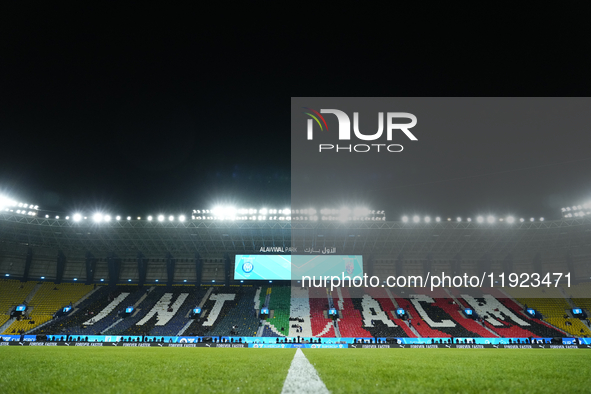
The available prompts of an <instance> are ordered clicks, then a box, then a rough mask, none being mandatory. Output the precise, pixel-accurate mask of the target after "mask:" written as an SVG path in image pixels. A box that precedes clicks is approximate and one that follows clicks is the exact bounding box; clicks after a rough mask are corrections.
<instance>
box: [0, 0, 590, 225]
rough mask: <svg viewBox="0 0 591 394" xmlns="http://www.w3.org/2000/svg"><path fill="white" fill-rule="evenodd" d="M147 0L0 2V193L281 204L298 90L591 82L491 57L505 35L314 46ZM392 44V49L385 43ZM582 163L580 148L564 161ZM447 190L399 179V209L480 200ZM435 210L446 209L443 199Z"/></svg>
mask: <svg viewBox="0 0 591 394" xmlns="http://www.w3.org/2000/svg"><path fill="white" fill-rule="evenodd" d="M155 11H156V12H154V13H153V15H152V16H147V15H142V16H141V17H140V16H137V15H132V14H129V15H120V16H119V17H118V19H117V20H115V19H113V18H112V17H110V18H105V19H102V18H98V17H96V15H95V17H94V18H92V19H89V18H88V17H86V18H82V17H80V18H79V17H73V15H74V11H71V10H70V11H66V12H60V13H57V12H55V13H53V12H52V11H51V10H49V9H44V10H43V9H42V10H38V9H36V10H33V9H28V10H26V9H22V8H21V9H10V10H7V9H4V12H2V13H1V15H2V16H1V18H2V20H1V21H0V22H1V23H0V56H1V61H0V135H1V140H0V191H1V192H4V193H5V194H8V195H11V196H14V197H17V198H22V199H25V200H30V202H34V203H36V204H39V205H40V206H41V208H45V209H48V210H54V211H60V212H64V213H72V212H74V211H75V210H81V211H84V212H91V211H94V210H96V209H104V210H107V211H109V212H112V213H114V214H122V215H128V214H129V215H132V216H137V215H141V216H145V215H147V214H149V213H150V214H156V213H159V212H166V213H173V214H174V213H175V212H179V213H180V212H183V213H186V212H188V211H189V210H190V209H193V208H199V207H211V206H212V205H213V204H215V203H217V202H232V203H235V204H237V205H245V206H246V205H254V206H255V207H257V206H261V205H269V206H270V205H276V206H279V207H282V206H284V205H286V204H289V202H290V185H291V184H290V176H291V173H290V170H291V169H290V129H289V127H290V126H289V123H288V118H289V100H290V97H292V96H300V97H301V96H392V97H396V96H399V97H402V96H489V95H491V96H505V95H509V96H528V95H534V96H546V95H548V96H553V95H588V92H589V91H588V81H587V80H578V81H576V83H572V84H569V83H568V82H567V81H566V80H565V79H564V77H561V78H551V77H549V75H548V74H547V73H546V70H545V69H542V68H540V67H541V66H540V65H539V64H538V66H537V67H535V68H532V67H530V66H531V65H532V64H537V63H538V61H542V60H543V59H544V58H545V55H543V54H541V53H537V52H536V51H533V50H532V51H531V52H530V51H525V52H524V51H523V50H520V49H518V48H517V49H515V51H513V52H511V51H509V50H507V49H506V48H505V49H504V50H503V51H502V52H499V51H497V50H496V49H500V48H504V46H503V44H502V43H498V44H495V43H490V45H489V46H487V48H486V51H483V56H475V52H474V50H471V51H466V50H465V49H464V48H462V46H461V45H459V46H458V45H456V46H454V48H449V47H446V43H447V41H445V40H444V39H443V38H439V37H421V36H417V37H416V40H417V41H421V40H423V39H424V41H422V42H423V43H422V45H418V46H417V45H415V43H414V42H413V43H410V42H409V41H408V40H407V39H403V37H400V35H399V34H397V33H396V32H395V31H391V30H389V29H385V30H384V31H382V32H374V34H375V36H377V35H379V34H382V35H384V37H385V38H388V39H387V40H383V42H384V45H386V43H387V44H388V46H380V45H376V44H374V45H368V41H367V40H372V39H373V38H374V37H375V36H373V35H372V36H370V35H369V34H372V33H368V36H367V37H366V38H365V39H363V38H362V37H360V36H359V34H357V33H354V32H351V33H343V34H339V35H338V37H337V36H335V35H333V34H329V35H326V36H325V38H322V39H320V38H318V39H317V41H316V42H310V41H309V40H308V39H306V37H296V36H297V34H295V33H294V36H293V37H288V36H285V35H282V34H279V33H278V32H277V31H276V30H275V29H274V28H273V27H265V24H257V23H253V26H244V25H240V26H232V25H221V24H220V25H217V26H215V28H212V26H211V25H207V24H205V23H201V22H202V19H203V18H205V16H202V15H199V18H189V19H188V21H187V22H186V23H185V22H184V21H181V20H176V19H165V18H164V17H162V16H160V15H159V12H157V11H158V10H155ZM179 12H180V11H179ZM118 14H119V12H118ZM140 21H141V22H140ZM347 34H348V35H347ZM409 34H410V33H409ZM427 38H428V39H427ZM546 44H547V43H546ZM395 46H396V48H397V49H396V51H393V50H391V49H388V48H393V47H395ZM380 48H381V49H380ZM444 54H445V55H446V57H445V58H443V57H442V55H444ZM517 55H522V56H523V57H524V60H526V61H519V59H518V58H516V56H517ZM546 55H547V54H546ZM573 56H575V57H576V56H577V55H572V54H571V59H572V63H569V65H566V66H564V67H563V69H560V70H559V69H556V68H554V69H553V72H554V73H556V74H560V73H563V72H567V73H568V75H570V76H572V75H573V74H574V73H575V72H576V71H577V70H575V66H573V64H579V63H578V62H577V59H575V58H573ZM581 56H582V55H581ZM548 69H550V67H549V68H548ZM516 81H519V83H515V82H516ZM583 137H584V138H583V139H582V140H581V141H571V142H569V143H565V144H564V147H563V149H565V150H568V149H569V145H575V146H576V145H577V144H587V146H588V145H589V142H590V138H589V137H588V136H583ZM536 143H543V141H538V142H536V141H534V142H532V144H536ZM450 149H451V148H450ZM453 149H458V148H457V147H453ZM587 151H588V150H587ZM428 153H429V150H426V153H425V155H426V154H428ZM577 153H580V147H579V149H578V150H577ZM494 155H498V153H497V152H495V151H493V150H486V149H483V150H482V151H481V153H480V155H479V160H481V163H482V165H481V166H480V168H475V169H474V172H470V171H468V172H466V171H462V172H457V171H456V169H454V168H453V167H452V168H450V170H449V172H448V173H445V172H444V173H441V172H439V173H438V174H437V177H436V179H438V180H441V179H442V178H443V179H451V178H455V177H459V176H465V175H467V174H468V175H469V174H472V173H476V174H478V173H482V174H484V173H488V172H491V171H495V170H494V169H491V168H490V166H487V165H486V163H487V161H488V160H490V158H491V157H493V156H494ZM563 156H564V155H562V156H561V157H560V158H559V160H557V162H562V161H564V160H563V158H562V157H563ZM567 156H568V155H567ZM589 157H591V153H589ZM585 158H586V157H581V155H579V154H578V155H573V156H572V157H569V160H571V159H572V160H574V159H585ZM551 159H552V158H548V160H551ZM417 162H423V163H424V167H420V165H419V164H417V165H418V166H419V167H417V168H414V169H413V171H414V173H415V174H416V176H414V177H413V178H412V179H410V180H405V182H407V183H408V184H414V183H429V182H433V180H434V178H433V176H432V174H431V173H430V172H429V167H430V166H432V165H433V163H432V161H431V162H429V158H428V157H425V158H424V159H423V160H418V161H417ZM515 165H519V166H523V167H528V166H530V165H531V163H530V162H527V161H524V162H523V163H515ZM590 169H591V161H583V162H580V163H577V164H563V165H559V166H555V167H552V170H551V171H548V172H547V174H546V175H545V176H548V180H549V182H552V180H553V179H556V180H558V179H563V181H561V182H559V185H560V188H561V191H560V193H559V196H558V197H557V199H558V200H559V201H558V202H555V203H552V204H548V203H547V198H548V196H541V198H540V200H541V201H542V203H540V204H538V205H537V208H536V210H535V211H536V212H532V213H531V214H540V211H542V210H543V209H544V208H548V209H549V208H552V207H553V206H554V205H553V204H561V203H562V200H563V199H564V200H568V197H569V196H572V199H573V201H572V202H573V203H574V202H577V201H578V199H579V198H586V197H587V196H591V188H590V186H589V183H588V181H589V179H590V177H589V175H590V174H591V172H590V171H589V170H590ZM500 170H502V168H501V169H500ZM575 172H576V173H577V176H573V177H572V182H571V181H570V179H568V178H567V180H566V181H565V180H564V176H565V175H564V174H568V173H570V174H574V173H575ZM536 174H538V173H536ZM536 176H538V175H536ZM455 188H457V184H455V183H454V182H453V181H451V182H438V183H437V184H436V185H434V186H431V187H430V188H429V187H428V188H425V187H423V188H421V189H416V188H415V189H413V187H412V186H411V187H407V188H406V190H408V201H406V202H405V203H402V206H403V207H408V208H412V207H413V206H415V205H416V204H429V200H428V199H424V198H423V199H422V200H419V201H417V199H416V198H414V195H413V193H414V194H420V195H421V196H425V195H432V194H434V193H435V192H436V191H442V193H441V195H442V196H445V198H447V199H450V200H452V199H453V201H454V204H462V203H464V202H465V203H466V204H468V202H469V203H470V204H473V205H477V204H479V201H473V198H474V196H472V195H470V194H469V193H466V194H458V193H455V194H454V193H452V191H453V190H455ZM516 190H518V189H512V187H509V188H508V189H507V190H506V193H507V194H506V195H504V196H503V197H502V198H501V200H502V199H507V198H508V197H507V196H508V195H511V198H513V197H514V196H515V199H516V202H515V205H516V207H517V210H519V209H522V208H523V207H526V206H528V204H531V203H530V202H529V201H518V199H519V197H518V195H519V193H517V192H516ZM462 199H464V200H465V201H462ZM469 199H470V200H469ZM458 200H459V202H458ZM468 200H469V201H468ZM374 201H380V200H379V199H377V200H376V199H374ZM568 202H569V201H567V203H568ZM482 203H483V204H488V205H490V204H493V205H494V203H491V201H482ZM405 204H406V205H405ZM383 208H385V209H388V208H391V207H383ZM489 208H491V209H495V207H494V206H492V207H489ZM503 208H504V207H503ZM433 209H436V210H438V211H445V209H446V207H445V199H443V202H441V201H438V202H437V204H435V206H434V207H433ZM454 209H455V208H454ZM450 210H451V209H450ZM522 211H523V209H522ZM452 213H453V214H455V211H454V212H450V214H452ZM541 213H543V212H541ZM442 214H443V215H445V214H446V212H442ZM524 214H529V212H524ZM548 216H550V215H548Z"/></svg>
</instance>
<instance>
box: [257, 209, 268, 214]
mask: <svg viewBox="0 0 591 394" xmlns="http://www.w3.org/2000/svg"><path fill="white" fill-rule="evenodd" d="M259 213H260V214H261V215H266V214H267V208H263V209H259Z"/></svg>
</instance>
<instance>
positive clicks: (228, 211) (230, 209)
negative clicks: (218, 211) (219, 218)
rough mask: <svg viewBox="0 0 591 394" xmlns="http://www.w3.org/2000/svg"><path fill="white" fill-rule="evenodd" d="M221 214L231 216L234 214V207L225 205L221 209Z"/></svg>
mask: <svg viewBox="0 0 591 394" xmlns="http://www.w3.org/2000/svg"><path fill="white" fill-rule="evenodd" d="M223 214H224V216H225V217H227V218H233V217H234V216H236V208H234V207H226V208H224V210H223Z"/></svg>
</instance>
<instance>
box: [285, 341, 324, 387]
mask: <svg viewBox="0 0 591 394" xmlns="http://www.w3.org/2000/svg"><path fill="white" fill-rule="evenodd" d="M292 393H293V394H307V393H311V394H315V393H318V394H325V393H329V391H328V389H327V388H326V386H325V385H324V382H323V381H322V380H321V379H320V376H318V372H316V370H315V369H314V367H313V366H312V364H310V362H309V361H308V359H307V358H306V356H304V353H303V352H302V351H301V350H300V349H298V350H296V354H295V356H293V360H292V361H291V365H290V367H289V371H288V372H287V378H285V383H283V390H281V394H292Z"/></svg>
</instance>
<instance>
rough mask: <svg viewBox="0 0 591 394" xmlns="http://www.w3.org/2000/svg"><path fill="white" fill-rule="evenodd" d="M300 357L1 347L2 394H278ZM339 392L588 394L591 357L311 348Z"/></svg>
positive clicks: (286, 352) (273, 352) (260, 352)
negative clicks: (568, 393)
mask: <svg viewBox="0 0 591 394" xmlns="http://www.w3.org/2000/svg"><path fill="white" fill-rule="evenodd" d="M294 354H295V350H293V349H208V348H205V349H204V348H191V349H187V348H181V349H178V348H86V347H85V348H64V347H52V348H48V347H43V348H39V347H23V348H21V347H18V348H17V347H2V348H0V388H1V390H0V391H1V392H2V393H66V392H76V393H93V394H94V393H131V392H138V393H140V392H141V393H169V392H173V393H187V392H188V393H193V392H218V393H219V392H222V393H223V392H232V393H280V392H281V389H282V387H283V382H284V380H285V377H286V376H287V371H288V369H289V366H290V364H291V360H292V358H293V356H294ZM304 354H305V355H306V357H307V358H308V360H309V361H310V363H312V365H313V366H314V367H315V368H316V370H317V371H318V374H319V375H320V378H321V379H322V380H323V381H324V383H325V384H326V386H327V388H328V389H329V390H330V391H331V392H333V393H347V392H356V393H367V392H376V393H378V392H379V393H384V392H401V393H425V392H433V393H440V392H450V393H457V392H467V393H471V392H476V393H481V392H482V393H499V392H523V393H529V392H548V393H556V392H567V391H568V392H590V391H591V368H589V365H591V351H587V350H583V349H581V350H550V349H548V350H538V349H535V350H508V349H499V350H497V349H482V350H468V349H351V350H338V349H335V350H332V349H306V350H304Z"/></svg>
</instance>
